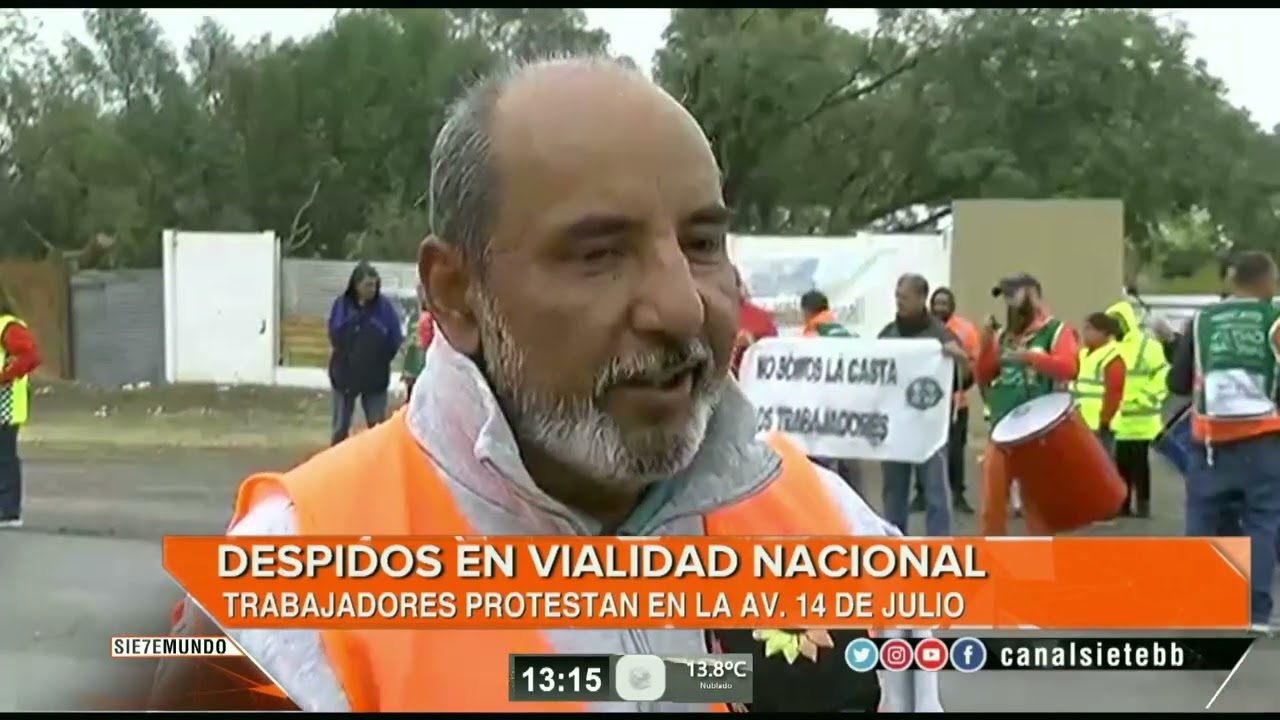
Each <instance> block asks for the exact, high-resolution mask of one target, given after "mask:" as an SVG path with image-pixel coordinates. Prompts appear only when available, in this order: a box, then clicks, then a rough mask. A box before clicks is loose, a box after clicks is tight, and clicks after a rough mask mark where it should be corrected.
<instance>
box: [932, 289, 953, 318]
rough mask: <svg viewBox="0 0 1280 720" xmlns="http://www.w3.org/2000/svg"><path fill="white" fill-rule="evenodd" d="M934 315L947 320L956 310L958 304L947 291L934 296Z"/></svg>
mask: <svg viewBox="0 0 1280 720" xmlns="http://www.w3.org/2000/svg"><path fill="white" fill-rule="evenodd" d="M930 309H931V310H932V311H933V315H934V317H936V318H938V319H939V320H942V321H943V322H946V321H947V320H950V319H951V316H952V315H953V314H954V313H955V311H956V304H955V302H954V301H953V300H952V299H951V296H950V295H948V294H946V293H938V294H937V295H934V296H933V303H932V307H931V308H930Z"/></svg>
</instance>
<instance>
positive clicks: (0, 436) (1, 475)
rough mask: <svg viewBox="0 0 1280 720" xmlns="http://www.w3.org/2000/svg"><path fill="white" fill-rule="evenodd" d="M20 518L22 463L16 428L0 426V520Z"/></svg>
mask: <svg viewBox="0 0 1280 720" xmlns="http://www.w3.org/2000/svg"><path fill="white" fill-rule="evenodd" d="M20 517H22V461H20V460H19V459H18V426H17V425H0V520H17V519H18V518H20Z"/></svg>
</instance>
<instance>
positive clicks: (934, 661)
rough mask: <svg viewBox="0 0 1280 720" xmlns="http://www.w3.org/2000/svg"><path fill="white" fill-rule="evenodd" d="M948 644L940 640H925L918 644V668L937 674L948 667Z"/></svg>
mask: <svg viewBox="0 0 1280 720" xmlns="http://www.w3.org/2000/svg"><path fill="white" fill-rule="evenodd" d="M947 655H948V653H947V644H946V643H945V642H943V641H942V640H939V639H938V638H925V639H923V640H921V641H920V642H918V643H916V667H918V668H920V669H921V670H927V671H929V672H937V671H939V670H941V669H943V668H945V667H946V666H947Z"/></svg>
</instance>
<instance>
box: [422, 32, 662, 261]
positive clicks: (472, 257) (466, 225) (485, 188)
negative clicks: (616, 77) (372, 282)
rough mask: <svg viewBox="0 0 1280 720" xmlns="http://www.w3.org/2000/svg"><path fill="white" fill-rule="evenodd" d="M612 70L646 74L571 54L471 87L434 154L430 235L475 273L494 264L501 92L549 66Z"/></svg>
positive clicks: (448, 117) (451, 113)
mask: <svg viewBox="0 0 1280 720" xmlns="http://www.w3.org/2000/svg"><path fill="white" fill-rule="evenodd" d="M552 64H555V65H560V64H568V65H578V66H585V67H608V68H611V69H617V70H622V71H625V72H629V73H631V74H633V75H635V76H636V77H641V78H644V79H645V81H646V82H648V81H649V80H648V78H646V77H645V76H644V75H643V73H641V72H640V71H638V70H636V69H635V68H633V67H630V66H628V65H626V64H624V63H620V62H618V61H617V60H615V59H613V58H609V57H602V56H596V55H586V56H582V55H569V56H557V57H549V58H542V59H538V60H533V61H530V62H525V63H504V64H503V65H502V66H501V67H499V68H498V69H497V70H496V71H494V72H492V73H490V74H488V75H486V76H484V77H482V78H481V79H480V80H479V81H478V82H476V83H475V84H473V85H471V86H470V87H469V88H467V90H466V91H465V92H464V93H463V94H462V96H461V97H460V98H458V99H457V100H456V101H454V103H453V104H452V105H450V106H449V109H448V111H447V112H446V114H445V123H444V126H443V127H442V128H441V129H440V134H438V135H437V136H436V142H435V146H434V147H433V148H432V149H431V183H430V190H429V192H428V217H429V218H430V222H431V232H432V234H433V235H435V236H436V237H437V238H439V239H440V240H442V241H443V242H445V243H448V244H450V245H454V246H456V247H458V248H460V249H461V250H462V255H463V257H464V258H465V259H466V260H467V262H468V263H470V264H471V265H472V267H473V268H476V269H483V268H484V266H485V264H486V263H487V261H488V259H489V236H490V235H491V234H492V231H493V227H492V223H493V218H494V214H495V207H496V204H497V195H498V187H497V185H498V178H497V172H496V170H495V168H494V167H493V157H492V149H493V140H492V135H491V133H490V127H489V123H490V120H491V117H490V115H491V113H492V112H493V108H494V106H495V105H496V104H497V102H498V100H499V98H501V97H502V93H503V91H504V90H506V89H507V88H508V87H509V86H510V85H511V83H512V82H513V81H515V80H517V79H519V78H520V77H521V76H523V75H524V74H525V73H527V72H528V71H530V70H533V69H537V68H541V67H544V66H547V65H552Z"/></svg>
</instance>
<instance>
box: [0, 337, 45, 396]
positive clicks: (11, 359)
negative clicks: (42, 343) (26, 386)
mask: <svg viewBox="0 0 1280 720" xmlns="http://www.w3.org/2000/svg"><path fill="white" fill-rule="evenodd" d="M0 346H3V347H4V355H5V360H4V367H3V368H0V384H4V383H9V382H13V381H14V380H17V379H18V378H20V377H22V376H23V375H30V374H31V373H32V372H34V371H35V369H36V368H38V367H40V348H39V347H37V346H36V338H35V336H34V335H32V334H31V331H30V330H28V329H27V328H26V327H24V326H22V325H20V324H18V323H9V326H8V327H6V328H5V330H4V335H2V336H0Z"/></svg>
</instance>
